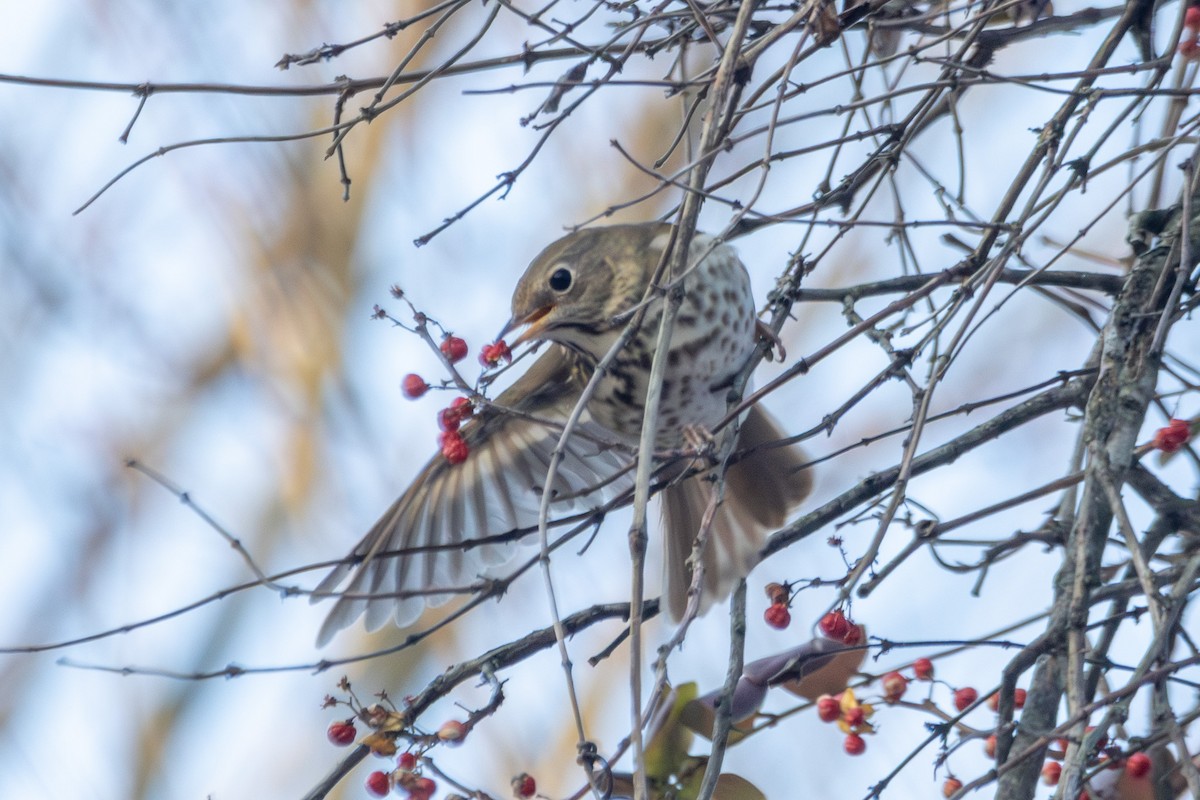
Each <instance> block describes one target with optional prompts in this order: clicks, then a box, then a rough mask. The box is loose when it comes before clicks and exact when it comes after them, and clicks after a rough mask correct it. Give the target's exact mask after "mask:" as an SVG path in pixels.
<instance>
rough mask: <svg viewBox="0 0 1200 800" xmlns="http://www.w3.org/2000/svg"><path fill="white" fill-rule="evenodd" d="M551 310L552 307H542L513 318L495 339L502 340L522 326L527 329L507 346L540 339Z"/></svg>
mask: <svg viewBox="0 0 1200 800" xmlns="http://www.w3.org/2000/svg"><path fill="white" fill-rule="evenodd" d="M553 310H554V306H542V307H541V308H539V309H537V310H536V311H534V312H533V313H531V314H527V315H525V316H524V317H513V318H512V319H510V320H509V321H508V323H507V324H506V325H505V326H504V329H503V330H501V331H500V335H499V336H498V337H497V338H498V339H503V338H504V337H505V336H507V335H508V334H509V333H511V332H512V331H514V330H516V329H517V328H520V327H521V326H522V325H528V326H529V327H527V328H526V329H525V330H524V331H522V332H521V334H520V335H519V336H517V338H516V339H513V340H512V341H511V342H509V346H510V347H516V346H517V345H519V344H524V343H525V342H529V341H534V340H537V339H540V338H542V336H541V334H542V331H543V330H544V329H545V327H546V325H547V324H549V322H550V320H548V319H547V318H546V317H547V316H548V315H549V314H550V312H551V311H553Z"/></svg>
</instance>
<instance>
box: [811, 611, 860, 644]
mask: <svg viewBox="0 0 1200 800" xmlns="http://www.w3.org/2000/svg"><path fill="white" fill-rule="evenodd" d="M817 627H819V628H820V629H821V633H822V634H823V635H824V636H825V638H827V639H833V640H835V641H838V642H840V641H842V640H843V639H844V638H846V634H847V633H849V632H850V628H851V627H852V626H851V625H850V620H848V619H846V615H845V614H843V613H842V610H841V609H835V610H833V611H830V612H829V613H828V614H826V615H825V616H823V617H821V621H820V622H819V623H818V624H817Z"/></svg>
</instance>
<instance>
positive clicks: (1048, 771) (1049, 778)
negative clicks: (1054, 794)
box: [1042, 761, 1062, 786]
mask: <svg viewBox="0 0 1200 800" xmlns="http://www.w3.org/2000/svg"><path fill="white" fill-rule="evenodd" d="M1060 778H1062V764H1059V763H1058V762H1057V761H1047V762H1046V763H1045V765H1044V766H1043V767H1042V783H1044V784H1046V785H1047V786H1058V781H1059V779H1060Z"/></svg>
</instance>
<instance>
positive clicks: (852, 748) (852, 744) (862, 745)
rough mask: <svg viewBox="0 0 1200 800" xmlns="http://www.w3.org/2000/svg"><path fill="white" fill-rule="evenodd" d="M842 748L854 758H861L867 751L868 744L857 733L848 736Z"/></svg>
mask: <svg viewBox="0 0 1200 800" xmlns="http://www.w3.org/2000/svg"><path fill="white" fill-rule="evenodd" d="M842 748H843V749H844V750H845V751H846V752H847V753H849V754H850V755H852V756H861V755H862V754H863V753H864V752H866V749H867V742H866V740H865V739H863V737H861V736H859V735H858V734H857V733H848V734H846V740H845V741H844V742H842Z"/></svg>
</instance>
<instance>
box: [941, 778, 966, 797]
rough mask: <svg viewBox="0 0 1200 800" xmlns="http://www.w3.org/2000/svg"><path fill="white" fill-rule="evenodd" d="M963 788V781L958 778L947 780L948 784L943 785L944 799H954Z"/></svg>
mask: <svg viewBox="0 0 1200 800" xmlns="http://www.w3.org/2000/svg"><path fill="white" fill-rule="evenodd" d="M961 788H962V781H960V780H959V779H958V778H953V777H951V778H946V782H945V783H943V784H942V797H953V796H954V795H955V794H957V793H958V790H959V789H961Z"/></svg>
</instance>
